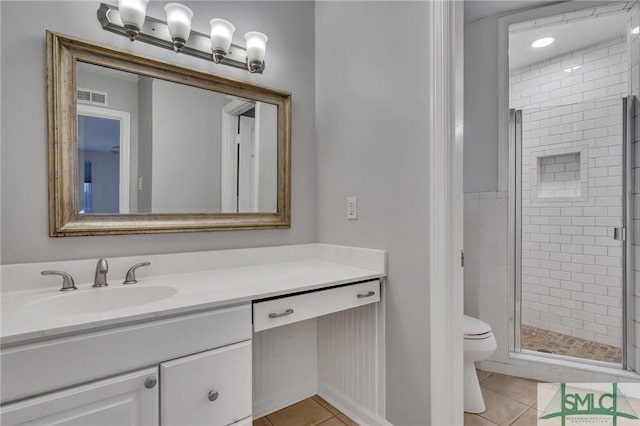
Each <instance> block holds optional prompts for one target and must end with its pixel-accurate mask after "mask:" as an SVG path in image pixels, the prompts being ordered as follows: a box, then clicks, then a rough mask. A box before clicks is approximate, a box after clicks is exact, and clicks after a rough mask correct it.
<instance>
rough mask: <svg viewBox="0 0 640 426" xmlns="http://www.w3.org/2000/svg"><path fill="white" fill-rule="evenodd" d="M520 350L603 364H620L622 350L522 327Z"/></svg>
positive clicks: (527, 326) (534, 328) (551, 332)
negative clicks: (589, 360) (601, 362)
mask: <svg viewBox="0 0 640 426" xmlns="http://www.w3.org/2000/svg"><path fill="white" fill-rule="evenodd" d="M522 348H523V349H528V350H530V351H538V352H546V353H552V354H556V355H566V356H573V357H576V358H584V359H592V360H596V361H605V362H615V363H621V362H622V350H621V349H620V348H617V347H615V346H609V345H604V344H601V343H596V342H592V341H590V340H585V339H579V338H577V337H572V336H568V335H566V334H560V333H556V332H553V331H548V330H543V329H541V328H536V327H531V326H529V325H523V326H522Z"/></svg>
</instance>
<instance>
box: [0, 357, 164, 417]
mask: <svg viewBox="0 0 640 426" xmlns="http://www.w3.org/2000/svg"><path fill="white" fill-rule="evenodd" d="M149 378H153V379H155V380H156V383H155V384H154V386H153V387H150V388H147V387H145V381H146V380H147V379H149ZM157 379H158V369H157V368H148V369H145V370H140V371H137V372H134V373H130V374H125V375H122V376H117V377H113V378H110V379H106V380H100V381H97V382H93V383H90V384H87V385H81V386H76V387H73V388H70V389H67V390H64V391H59V392H52V393H49V394H47V395H44V396H40V397H36V398H31V399H27V400H24V401H21V402H16V403H14V404H8V405H5V406H3V407H2V408H0V423H1V424H2V425H3V426H10V425H65V426H87V425H91V426H128V425H131V426H138V425H141V426H147V425H148V426H152V425H158V424H159V423H158V413H159V408H158V388H159V386H158V384H157Z"/></svg>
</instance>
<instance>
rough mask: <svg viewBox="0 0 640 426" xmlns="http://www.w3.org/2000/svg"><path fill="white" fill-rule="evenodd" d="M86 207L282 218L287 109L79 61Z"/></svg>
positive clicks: (81, 190) (81, 179)
mask: <svg viewBox="0 0 640 426" xmlns="http://www.w3.org/2000/svg"><path fill="white" fill-rule="evenodd" d="M76 71H77V114H78V116H77V132H78V133H77V134H78V188H77V190H78V209H79V213H80V214H96V213H134V214H136V213H140V214H143V213H144V214H149V213H153V214H158V213H159V214H162V213H249V212H276V211H277V188H278V185H277V184H278V182H277V156H278V149H277V148H278V147H277V142H278V125H277V118H278V107H277V106H276V105H274V104H269V103H264V102H258V101H254V100H250V99H243V98H239V97H236V96H231V95H227V94H224V93H219V92H214V91H210V90H205V89H201V88H197V87H192V86H188V85H184V84H178V83H174V82H170V81H166V80H161V79H156V78H152V77H148V76H145V75H138V74H132V73H128V72H123V71H120V70H115V69H112V68H107V67H102V66H96V65H92V64H89V63H84V62H78V63H77V69H76Z"/></svg>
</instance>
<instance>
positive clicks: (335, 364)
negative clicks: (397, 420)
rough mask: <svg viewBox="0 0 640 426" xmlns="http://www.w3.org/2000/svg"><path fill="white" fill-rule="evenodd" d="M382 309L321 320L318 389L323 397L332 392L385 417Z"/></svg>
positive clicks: (369, 307)
mask: <svg viewBox="0 0 640 426" xmlns="http://www.w3.org/2000/svg"><path fill="white" fill-rule="evenodd" d="M378 309H380V304H379V303H374V304H371V305H366V306H361V307H358V308H354V309H349V310H346V311H342V312H337V313H335V314H331V315H326V316H324V317H320V318H318V377H319V384H318V386H319V389H320V391H321V395H322V394H323V393H325V392H327V391H328V392H329V393H330V394H331V395H332V396H333V397H334V398H335V399H340V400H342V401H343V402H345V401H349V402H350V403H351V404H352V405H355V406H358V407H360V408H364V409H366V410H368V411H370V412H372V413H375V414H376V415H378V416H380V417H384V409H383V406H382V403H381V398H379V389H380V386H379V384H380V383H379V380H381V378H380V375H381V374H383V371H384V368H383V367H384V366H383V365H382V362H381V359H380V355H379V353H380V352H379V338H380V337H379V336H380V335H379V333H378ZM339 405H341V404H339Z"/></svg>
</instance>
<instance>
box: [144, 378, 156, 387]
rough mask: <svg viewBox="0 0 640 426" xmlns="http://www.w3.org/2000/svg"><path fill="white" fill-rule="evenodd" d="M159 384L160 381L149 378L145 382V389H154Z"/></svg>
mask: <svg viewBox="0 0 640 426" xmlns="http://www.w3.org/2000/svg"><path fill="white" fill-rule="evenodd" d="M157 383H158V379H156V378H155V377H147V379H146V380H145V381H144V387H145V388H147V389H153V388H154V387H155V386H156V384H157Z"/></svg>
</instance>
